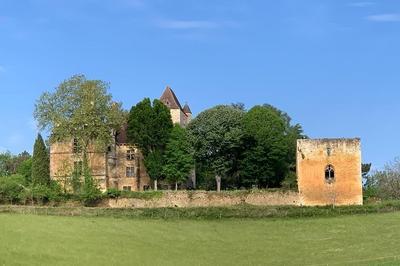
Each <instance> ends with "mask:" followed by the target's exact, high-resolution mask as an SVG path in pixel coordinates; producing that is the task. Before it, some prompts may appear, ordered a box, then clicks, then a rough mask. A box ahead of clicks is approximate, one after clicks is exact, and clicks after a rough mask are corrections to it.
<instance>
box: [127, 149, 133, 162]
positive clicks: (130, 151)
mask: <svg viewBox="0 0 400 266" xmlns="http://www.w3.org/2000/svg"><path fill="white" fill-rule="evenodd" d="M126 159H127V160H128V161H133V160H135V151H134V150H128V151H127V152H126Z"/></svg>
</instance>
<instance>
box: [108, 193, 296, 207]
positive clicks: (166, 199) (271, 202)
mask: <svg viewBox="0 0 400 266" xmlns="http://www.w3.org/2000/svg"><path fill="white" fill-rule="evenodd" d="M103 204H104V205H105V206H107V207H110V208H166V207H177V208H189V207H225V206H235V205H239V204H250V205H256V206H287V205H293V206H299V205H300V198H299V194H298V193H297V192H294V191H273V192H272V191H244V192H241V191H235V192H221V193H216V192H206V191H178V192H172V191H171V192H164V193H163V194H162V195H161V196H160V197H157V198H153V199H136V198H118V199H107V200H105V201H104V202H103Z"/></svg>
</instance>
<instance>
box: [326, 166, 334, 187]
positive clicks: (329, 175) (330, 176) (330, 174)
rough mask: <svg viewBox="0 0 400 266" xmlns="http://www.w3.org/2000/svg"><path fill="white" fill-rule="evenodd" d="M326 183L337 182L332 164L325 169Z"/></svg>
mask: <svg viewBox="0 0 400 266" xmlns="http://www.w3.org/2000/svg"><path fill="white" fill-rule="evenodd" d="M325 181H326V182H328V183H333V182H334V181H335V168H334V167H333V165H331V164H329V165H328V166H327V167H326V168H325Z"/></svg>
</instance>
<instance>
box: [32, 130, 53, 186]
mask: <svg viewBox="0 0 400 266" xmlns="http://www.w3.org/2000/svg"><path fill="white" fill-rule="evenodd" d="M32 182H33V184H34V185H49V184H50V159H49V154H48V152H47V148H46V144H45V143H44V141H43V138H42V136H41V135H40V134H38V136H37V139H36V141H35V146H34V148H33V157H32Z"/></svg>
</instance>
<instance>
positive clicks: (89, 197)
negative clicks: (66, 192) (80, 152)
mask: <svg viewBox="0 0 400 266" xmlns="http://www.w3.org/2000/svg"><path fill="white" fill-rule="evenodd" d="M87 163H88V162H87V158H86V156H84V159H83V164H84V165H85V164H86V166H84V167H83V169H84V182H83V186H82V190H81V194H80V198H81V201H82V203H83V204H84V205H85V206H94V205H96V204H97V203H98V202H99V200H100V199H101V198H102V193H101V191H100V189H99V188H98V184H97V182H96V180H94V178H93V176H92V175H91V173H90V170H89V167H87Z"/></svg>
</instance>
